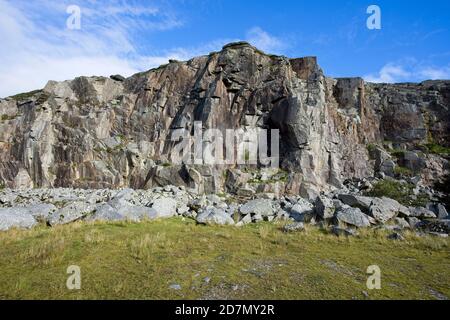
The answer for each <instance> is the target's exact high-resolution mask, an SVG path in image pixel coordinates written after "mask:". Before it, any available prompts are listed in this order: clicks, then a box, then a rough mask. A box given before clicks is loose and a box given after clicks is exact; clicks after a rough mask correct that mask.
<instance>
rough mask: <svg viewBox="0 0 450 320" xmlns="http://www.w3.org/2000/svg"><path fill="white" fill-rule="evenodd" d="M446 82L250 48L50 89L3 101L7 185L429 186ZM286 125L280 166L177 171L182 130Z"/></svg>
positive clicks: (2, 157)
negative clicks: (359, 71) (371, 73)
mask: <svg viewBox="0 0 450 320" xmlns="http://www.w3.org/2000/svg"><path fill="white" fill-rule="evenodd" d="M449 108H450V81H426V82H423V83H419V84H409V83H408V84H372V83H366V82H365V81H364V80H363V79H360V78H341V79H333V78H329V77H327V76H325V75H324V72H323V71H322V69H321V68H320V67H319V65H318V64H317V60H316V58H314V57H306V58H298V59H289V58H286V57H281V56H274V55H268V54H265V53H263V52H261V51H259V50H258V49H256V48H254V47H253V46H251V45H250V44H248V43H244V42H240V43H232V44H229V45H226V46H225V47H224V48H223V49H222V50H221V51H220V52H214V53H211V54H210V55H208V56H201V57H197V58H193V59H191V60H189V61H186V62H179V61H170V63H169V64H167V65H164V66H161V67H159V68H157V69H152V70H150V71H147V72H143V73H139V74H136V75H133V76H131V77H130V78H126V79H125V78H123V77H121V76H111V77H110V78H104V77H79V78H76V79H74V80H71V81H64V82H54V81H50V82H48V84H47V85H46V86H45V88H44V89H42V90H38V91H35V92H31V93H27V94H20V95H17V96H14V97H9V98H5V99H1V100H0V117H1V118H0V185H3V186H4V187H9V188H23V187H26V188H30V187H32V188H56V187H74V188H83V189H99V188H110V189H116V188H124V187H130V188H134V189H149V188H153V187H156V186H165V185H169V184H172V185H178V186H185V187H188V188H190V189H195V190H196V191H197V192H199V193H221V192H232V193H236V194H241V195H249V194H250V195H251V194H254V193H275V194H296V195H301V196H304V197H307V198H314V197H315V196H316V195H317V194H319V193H320V192H321V191H324V190H325V191H328V190H332V189H334V188H342V186H343V184H344V182H345V181H347V180H349V179H363V178H366V177H372V176H375V175H379V176H381V177H385V176H391V177H397V178H408V179H414V180H412V182H414V183H415V184H418V183H420V184H422V185H425V186H427V185H428V186H430V185H433V184H434V183H435V182H436V181H438V180H440V179H441V178H442V177H443V176H444V174H445V172H446V171H447V170H448V154H449V152H448V151H449V150H450V149H449V147H450V139H449V137H450V121H449V119H450V109H449ZM196 121H201V122H202V126H203V129H207V128H217V129H220V130H226V129H237V128H242V129H244V130H251V129H252V128H266V129H279V130H280V164H281V169H280V170H273V169H270V168H263V167H262V166H242V165H227V166H224V165H220V166H208V165H204V166H201V165H175V164H173V163H171V161H170V159H171V153H172V152H173V150H174V148H175V143H174V142H173V141H172V139H171V134H172V132H173V130H175V129H180V128H184V129H187V130H188V131H192V130H194V129H193V127H194V122H196Z"/></svg>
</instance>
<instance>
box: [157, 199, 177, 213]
mask: <svg viewBox="0 0 450 320" xmlns="http://www.w3.org/2000/svg"><path fill="white" fill-rule="evenodd" d="M151 207H152V209H154V210H155V211H156V213H157V215H158V217H161V218H168V217H173V216H175V215H176V214H177V201H176V200H174V199H172V198H160V199H156V200H154V201H153V203H152V206H151Z"/></svg>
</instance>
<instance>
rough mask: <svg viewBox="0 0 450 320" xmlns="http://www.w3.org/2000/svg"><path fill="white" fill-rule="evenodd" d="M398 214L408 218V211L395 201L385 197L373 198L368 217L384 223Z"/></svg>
mask: <svg viewBox="0 0 450 320" xmlns="http://www.w3.org/2000/svg"><path fill="white" fill-rule="evenodd" d="M399 213H401V214H403V215H404V216H408V215H409V210H407V208H406V207H404V206H402V205H401V204H400V203H398V202H397V201H395V200H393V199H389V198H386V197H383V198H381V199H380V198H373V200H372V203H371V205H370V209H369V214H370V216H372V217H373V218H375V219H376V220H377V221H379V222H381V223H386V222H387V221H389V220H390V219H392V218H394V217H395V216H396V215H397V214H399Z"/></svg>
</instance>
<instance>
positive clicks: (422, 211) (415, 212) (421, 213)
mask: <svg viewBox="0 0 450 320" xmlns="http://www.w3.org/2000/svg"><path fill="white" fill-rule="evenodd" d="M409 212H410V216H411V217H416V218H419V219H435V218H436V214H435V213H434V212H433V211H430V210H428V209H426V208H422V207H410V208H409Z"/></svg>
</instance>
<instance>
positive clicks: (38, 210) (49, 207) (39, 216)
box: [28, 203, 58, 221]
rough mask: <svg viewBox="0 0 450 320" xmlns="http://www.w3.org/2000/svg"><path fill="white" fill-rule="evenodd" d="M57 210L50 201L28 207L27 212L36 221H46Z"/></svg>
mask: <svg viewBox="0 0 450 320" xmlns="http://www.w3.org/2000/svg"><path fill="white" fill-rule="evenodd" d="M57 210H58V208H56V207H55V206H54V205H53V204H51V203H39V204H36V205H33V206H30V207H28V211H29V213H30V214H31V215H32V216H33V217H34V218H35V219H36V220H38V221H47V218H48V217H49V216H50V215H51V214H52V213H54V212H56V211H57Z"/></svg>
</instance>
